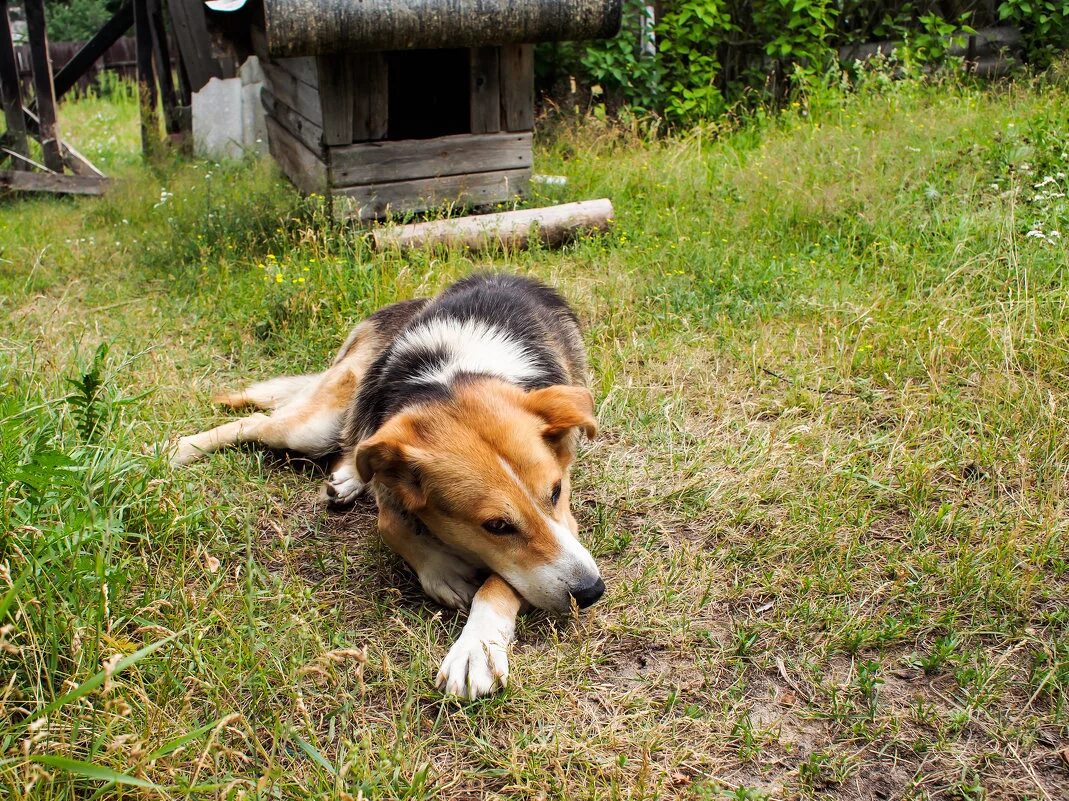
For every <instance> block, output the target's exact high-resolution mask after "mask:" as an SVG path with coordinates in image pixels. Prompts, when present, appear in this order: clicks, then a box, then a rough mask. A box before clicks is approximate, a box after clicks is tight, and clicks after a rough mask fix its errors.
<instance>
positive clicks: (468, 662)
mask: <svg viewBox="0 0 1069 801" xmlns="http://www.w3.org/2000/svg"><path fill="white" fill-rule="evenodd" d="M508 679H509V660H508V652H507V650H506V648H505V645H504V644H503V643H500V642H497V641H496V640H484V639H482V638H480V637H477V636H472V635H464V634H461V635H460V639H459V640H457V641H456V642H455V643H453V647H452V648H450V649H449V653H448V654H446V656H445V661H444V662H442V667H441V670H439V671H438V679H437V680H436V681H435V686H436V687H437V688H438V689H439V690H441V691H442V692H443V693H445V694H446V695H456V696H459V697H461V698H465V699H472V698H479V697H480V696H483V695H489V694H490V693H492V692H494V690H496V689H498V688H499V687H502V688H503V687H505V686H506V685H507V684H508Z"/></svg>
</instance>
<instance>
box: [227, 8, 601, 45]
mask: <svg viewBox="0 0 1069 801" xmlns="http://www.w3.org/2000/svg"><path fill="white" fill-rule="evenodd" d="M257 1H259V0H249V4H251V3H252V2H257ZM262 3H263V9H264V20H265V23H266V27H267V44H268V50H269V52H270V53H271V54H272V55H273V56H278V57H285V56H312V55H320V54H324V53H337V52H344V51H349V50H364V51H369V50H408V49H417V48H419V49H430V48H443V47H479V46H483V45H501V44H517V43H530V42H551V41H561V40H569V39H598V38H604V37H607V36H612V35H613V34H615V33H616V31H617V30H618V29H619V27H620V4H621V0H262ZM208 5H209V7H214V8H218V9H219V10H224V9H225V10H231V9H235V8H236V7H240V6H243V5H246V2H244V1H243V0H211V1H210V2H209V3H208Z"/></svg>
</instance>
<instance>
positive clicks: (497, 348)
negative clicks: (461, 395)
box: [393, 318, 539, 385]
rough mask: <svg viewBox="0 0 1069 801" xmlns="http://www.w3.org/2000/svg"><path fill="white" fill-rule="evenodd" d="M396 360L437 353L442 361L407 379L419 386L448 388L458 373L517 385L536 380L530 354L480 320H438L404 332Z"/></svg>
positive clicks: (505, 332) (510, 338)
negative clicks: (399, 357) (436, 385)
mask: <svg viewBox="0 0 1069 801" xmlns="http://www.w3.org/2000/svg"><path fill="white" fill-rule="evenodd" d="M393 350H394V353H395V354H396V356H404V355H406V354H409V353H412V352H413V351H417V350H428V351H441V352H443V353H444V355H445V361H444V362H442V363H441V364H439V365H436V366H434V367H431V368H428V369H425V370H423V371H422V372H420V373H418V374H417V375H415V376H412V378H411V379H410V380H411V381H413V382H416V383H420V384H435V383H440V384H447V385H448V384H450V383H452V381H453V380H454V379H455V378H456V377H457V376H458V375H460V374H462V373H472V374H475V375H490V376H496V377H497V378H500V379H502V380H504V381H509V382H511V383H515V384H519V383H522V382H524V381H527V380H530V379H532V378H537V377H538V375H539V368H538V365H537V364H536V361H535V358H534V354H533V353H532V352H531V350H530V348H528V346H527V345H526V344H525V343H524V342H523V341H522V340H520V339H518V338H517V337H515V336H513V335H511V334H510V333H509V332H507V331H505V330H503V329H501V328H498V327H497V326H494V325H491V324H490V323H486V322H483V321H480V320H455V319H450V318H441V319H435V320H430V321H428V322H426V323H423V324H421V325H419V326H416V327H415V328H413V329H411V330H409V331H406V332H405V333H404V334H403V335H402V336H401V337H400V338H399V339H398V340H397V342H396V344H395V345H394V348H393Z"/></svg>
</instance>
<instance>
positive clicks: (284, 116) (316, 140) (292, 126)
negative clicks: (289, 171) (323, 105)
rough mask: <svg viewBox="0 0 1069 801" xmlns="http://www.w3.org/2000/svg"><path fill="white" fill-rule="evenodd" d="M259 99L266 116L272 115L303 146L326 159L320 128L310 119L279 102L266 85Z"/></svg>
mask: <svg viewBox="0 0 1069 801" xmlns="http://www.w3.org/2000/svg"><path fill="white" fill-rule="evenodd" d="M260 99H261V100H262V102H263V104H264V110H265V111H267V114H268V116H270V117H273V118H274V120H275V122H277V123H278V124H279V125H281V126H282V127H283V128H285V129H286V130H287V131H289V132H290V133H291V134H293V135H294V136H295V137H297V138H298V139H300V140H301V142H302V143H303V144H304V145H305V147H307V148H308V149H309V150H311V151H312V152H313V153H315V154H316V155H317V156H318V157H319V158H320V159H321V160H324V161H325V160H326V152H325V151H324V149H323V129H322V128H320V127H319V126H318V125H316V124H315V123H314V122H312V121H311V120H306V119H305V118H304V117H302V116H301V115H300V114H298V113H297V112H296V111H294V110H293V109H291V108H290V107H289V106H287V105H286V104H285V103H281V102H279V100H278V99H277V98H276V97H275V96H274V95H273V94H271V91H270V90H269V89H267V88H266V87H265V88H264V89H263V90H262V91H261V93H260Z"/></svg>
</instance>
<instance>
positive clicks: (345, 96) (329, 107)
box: [316, 54, 356, 145]
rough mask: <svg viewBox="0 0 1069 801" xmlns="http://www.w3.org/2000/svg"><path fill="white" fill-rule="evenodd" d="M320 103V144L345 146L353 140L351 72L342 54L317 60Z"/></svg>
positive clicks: (350, 64)
mask: <svg viewBox="0 0 1069 801" xmlns="http://www.w3.org/2000/svg"><path fill="white" fill-rule="evenodd" d="M316 66H317V77H318V83H319V102H320V104H321V106H322V109H323V144H325V145H348V144H351V143H352V141H353V108H354V104H353V70H354V68H355V66H356V65H355V64H354V63H352V61H351V60H350V59H349V57H347V56H345V55H343V54H337V55H334V56H319V58H317V59H316Z"/></svg>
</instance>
